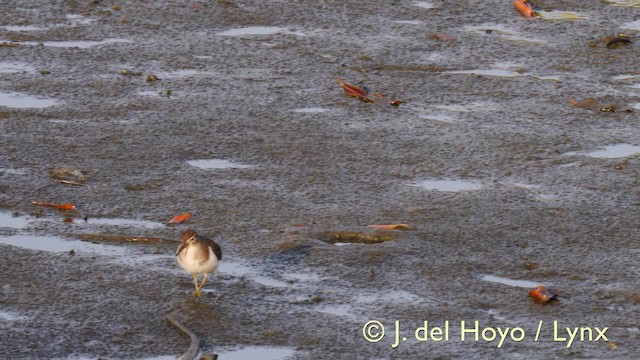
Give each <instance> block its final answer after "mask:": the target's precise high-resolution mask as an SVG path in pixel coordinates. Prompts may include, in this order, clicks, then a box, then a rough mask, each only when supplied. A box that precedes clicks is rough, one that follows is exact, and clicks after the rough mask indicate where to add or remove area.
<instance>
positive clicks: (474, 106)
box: [434, 101, 501, 112]
mask: <svg viewBox="0 0 640 360" xmlns="http://www.w3.org/2000/svg"><path fill="white" fill-rule="evenodd" d="M500 107H501V105H499V104H496V103H492V102H488V101H476V102H472V103H466V104H446V105H435V106H434V108H436V109H439V110H445V111H454V112H477V111H496V110H497V109H499V108H500Z"/></svg>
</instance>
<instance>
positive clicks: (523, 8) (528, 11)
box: [513, 0, 536, 17]
mask: <svg viewBox="0 0 640 360" xmlns="http://www.w3.org/2000/svg"><path fill="white" fill-rule="evenodd" d="M513 6H515V8H516V10H518V11H519V12H520V14H522V16H524V17H534V16H536V12H535V11H533V8H532V7H531V5H529V3H527V0H514V1H513Z"/></svg>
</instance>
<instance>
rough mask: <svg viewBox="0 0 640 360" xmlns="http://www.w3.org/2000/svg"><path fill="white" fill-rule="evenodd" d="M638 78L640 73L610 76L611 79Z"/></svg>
mask: <svg viewBox="0 0 640 360" xmlns="http://www.w3.org/2000/svg"><path fill="white" fill-rule="evenodd" d="M637 78H640V75H636V74H622V75H616V76H612V77H611V80H612V81H624V80H632V79H637Z"/></svg>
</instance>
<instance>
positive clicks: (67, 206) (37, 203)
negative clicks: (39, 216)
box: [31, 201, 76, 210]
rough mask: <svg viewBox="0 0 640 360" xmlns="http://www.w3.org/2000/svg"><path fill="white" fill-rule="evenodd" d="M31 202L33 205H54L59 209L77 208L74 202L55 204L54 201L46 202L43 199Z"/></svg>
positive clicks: (53, 206)
mask: <svg viewBox="0 0 640 360" xmlns="http://www.w3.org/2000/svg"><path fill="white" fill-rule="evenodd" d="M31 203H32V204H33V205H38V206H46V207H52V208H56V209H58V210H73V209H75V208H76V206H75V205H73V204H53V203H46V202H41V201H32V202H31Z"/></svg>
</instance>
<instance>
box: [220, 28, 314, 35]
mask: <svg viewBox="0 0 640 360" xmlns="http://www.w3.org/2000/svg"><path fill="white" fill-rule="evenodd" d="M276 34H282V35H296V36H305V33H303V32H301V31H292V30H289V29H287V28H284V27H277V26H249V27H244V28H237V29H229V30H225V31H221V32H219V33H216V35H218V36H245V35H263V36H264V35H276Z"/></svg>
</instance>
